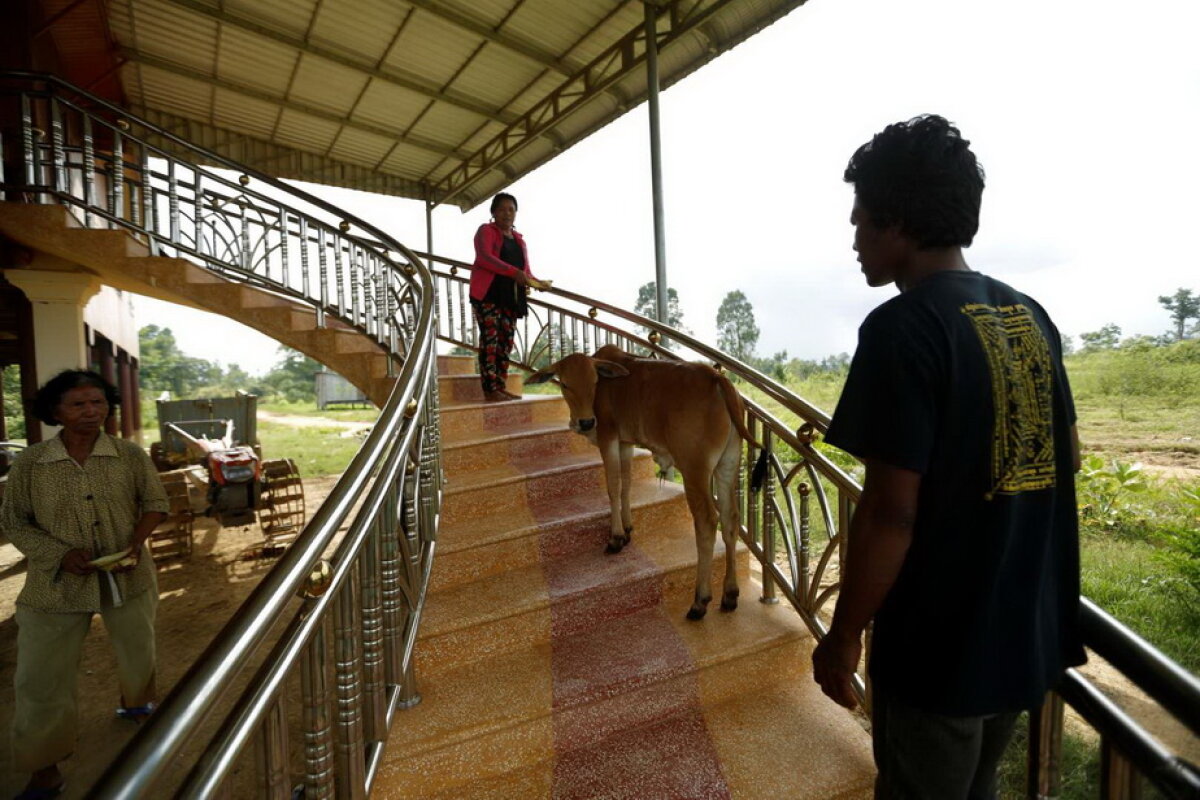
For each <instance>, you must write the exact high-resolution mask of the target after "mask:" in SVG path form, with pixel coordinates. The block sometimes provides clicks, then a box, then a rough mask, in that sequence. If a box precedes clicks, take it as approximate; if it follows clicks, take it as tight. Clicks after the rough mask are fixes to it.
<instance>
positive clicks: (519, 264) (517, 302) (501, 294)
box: [483, 236, 526, 317]
mask: <svg viewBox="0 0 1200 800" xmlns="http://www.w3.org/2000/svg"><path fill="white" fill-rule="evenodd" d="M500 260H501V261H503V262H504V263H506V264H511V265H512V266H514V267H516V268H517V269H519V270H521V271H522V272H524V271H525V252H524V251H523V250H521V243H520V242H518V241H517V239H516V237H509V236H505V237H504V241H503V242H501V244H500ZM483 302H485V303H492V304H494V305H497V306H499V307H501V308H511V309H513V310H514V311H516V312H517V316H518V317H523V316H525V309H526V305H525V302H526V301H525V287H524V286H521V285H520V284H518V283H517V282H516V281H514V280H513V279H512V278H510V277H508V276H507V275H493V276H492V283H491V285H490V286H488V290H487V294H485V295H484V297H483Z"/></svg>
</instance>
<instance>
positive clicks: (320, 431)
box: [258, 419, 363, 478]
mask: <svg viewBox="0 0 1200 800" xmlns="http://www.w3.org/2000/svg"><path fill="white" fill-rule="evenodd" d="M344 433H345V429H343V428H340V427H329V428H323V427H295V426H292V425H287V424H285V423H279V422H270V421H267V420H261V419H260V420H259V421H258V440H259V442H261V443H262V452H263V458H265V459H275V458H290V459H292V460H293V461H295V463H296V467H297V468H298V469H299V470H300V475H301V477H304V478H314V477H318V476H322V475H338V474H340V473H341V472H342V471H343V470H344V469H345V468H346V465H347V464H349V463H350V459H352V458H354V454H355V453H357V452H358V448H359V447H361V446H362V441H363V440H362V439H361V438H359V437H357V436H345V435H343V434H344Z"/></svg>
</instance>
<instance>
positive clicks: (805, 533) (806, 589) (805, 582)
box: [796, 483, 812, 613]
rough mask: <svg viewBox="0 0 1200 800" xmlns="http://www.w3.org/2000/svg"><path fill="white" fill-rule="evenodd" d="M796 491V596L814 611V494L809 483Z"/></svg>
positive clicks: (809, 609) (802, 484) (800, 486)
mask: <svg viewBox="0 0 1200 800" xmlns="http://www.w3.org/2000/svg"><path fill="white" fill-rule="evenodd" d="M796 491H797V493H799V495H800V530H799V531H797V539H798V540H799V542H798V547H797V549H798V550H799V551H800V552H799V554H798V555H799V559H800V568H799V572H800V575H799V584H798V587H797V588H798V591H797V592H796V597H797V598H799V600H800V602H801V604H802V605H803V606H804V610H805V611H808V612H810V613H811V612H812V604H811V602H810V586H811V581H810V580H809V577H808V567H809V537H810V536H811V522H810V519H809V518H810V516H811V511H810V506H809V503H810V495H811V494H812V487H810V486H809V485H808V484H807V483H801V484H800V485H799V486H797V487H796Z"/></svg>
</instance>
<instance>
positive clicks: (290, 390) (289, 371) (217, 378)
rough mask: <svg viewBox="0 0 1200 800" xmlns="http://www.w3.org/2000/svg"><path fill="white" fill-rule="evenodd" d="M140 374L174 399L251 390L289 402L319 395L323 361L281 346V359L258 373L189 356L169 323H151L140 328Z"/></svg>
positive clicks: (148, 386)
mask: <svg viewBox="0 0 1200 800" xmlns="http://www.w3.org/2000/svg"><path fill="white" fill-rule="evenodd" d="M138 344H139V347H140V349H141V357H140V359H139V374H140V383H141V387H142V391H143V393H145V394H154V393H159V392H170V393H171V396H172V397H173V398H175V399H179V398H190V397H227V396H230V395H233V394H234V393H235V392H239V391H242V392H249V393H250V394H255V395H258V396H260V397H276V398H279V399H283V400H287V401H288V402H300V401H303V400H311V399H313V398H314V397H315V396H316V385H315V381H314V378H313V376H314V375H316V373H317V372H319V371H321V369H323V368H322V366H321V365H320V364H319V363H317V362H316V361H314V360H313V359H311V358H309V357H308V356H306V355H304V354H303V353H300V352H298V351H296V350H293V349H291V348H290V347H284V346H280V348H279V360H278V361H277V362H276V363H275V365H274V366H273V367H272V368H271V371H270V372H268V373H267V374H266V375H262V376H254V375H250V374H249V373H247V372H246V371H245V370H244V369H242V368H241V366H239V365H238V364H230V365H229V366H227V367H222V366H221V365H220V364H217V363H213V362H211V361H206V360H204V359H202V358H194V357H192V356H188V355H185V354H184V353H183V351H182V350H180V349H179V344H178V342H176V340H175V334H174V333H172V332H171V329H170V328H160V327H158V326H157V325H147V326H146V327H144V328H142V329H141V330H139V331H138Z"/></svg>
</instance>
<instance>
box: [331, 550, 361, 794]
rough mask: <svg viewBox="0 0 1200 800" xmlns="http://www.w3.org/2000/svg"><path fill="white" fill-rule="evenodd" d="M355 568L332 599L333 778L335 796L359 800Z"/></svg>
mask: <svg viewBox="0 0 1200 800" xmlns="http://www.w3.org/2000/svg"><path fill="white" fill-rule="evenodd" d="M358 604H359V585H358V570H356V569H351V570H349V571H347V573H346V580H345V583H343V584H342V587H341V589H339V590H338V593H337V597H335V598H334V615H333V616H334V620H335V622H334V643H333V647H334V653H335V655H334V672H335V675H336V681H337V684H336V685H337V699H336V702H337V732H338V736H337V750H336V754H337V759H336V760H337V777H336V780H335V784H336V787H337V796H338V797H339V798H350V800H361V798H362V797H363V792H364V790H365V788H366V781H367V775H366V748H365V747H364V744H363V721H362V678H361V673H362V651H361V649H360V643H359V638H358V636H359V624H360V620H359V614H358Z"/></svg>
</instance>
